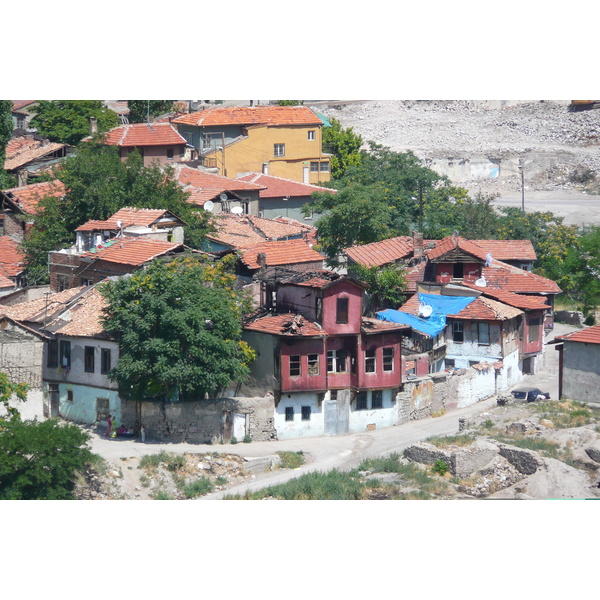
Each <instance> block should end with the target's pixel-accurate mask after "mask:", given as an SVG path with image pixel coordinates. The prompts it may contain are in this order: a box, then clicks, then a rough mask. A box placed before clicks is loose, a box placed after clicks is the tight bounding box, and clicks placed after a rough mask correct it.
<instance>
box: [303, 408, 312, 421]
mask: <svg viewBox="0 0 600 600" xmlns="http://www.w3.org/2000/svg"><path fill="white" fill-rule="evenodd" d="M310 413H311V410H310V406H303V407H302V420H303V421H310Z"/></svg>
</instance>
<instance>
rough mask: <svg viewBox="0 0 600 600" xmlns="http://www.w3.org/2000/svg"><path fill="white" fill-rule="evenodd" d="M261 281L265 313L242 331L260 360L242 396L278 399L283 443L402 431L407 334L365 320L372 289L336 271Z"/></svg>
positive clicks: (283, 273) (280, 274) (276, 274)
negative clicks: (399, 403) (365, 303)
mask: <svg viewBox="0 0 600 600" xmlns="http://www.w3.org/2000/svg"><path fill="white" fill-rule="evenodd" d="M259 280H260V283H261V294H260V297H261V305H262V310H261V311H259V312H258V313H256V314H255V315H253V316H252V317H251V318H249V319H247V320H246V322H245V323H244V326H243V330H244V336H243V337H244V339H245V341H247V342H248V343H249V344H250V345H252V346H253V347H254V348H255V349H256V350H257V354H258V357H257V359H256V360H255V361H254V363H253V365H252V375H251V378H250V380H249V381H248V382H246V383H245V384H244V385H243V386H242V388H241V389H240V394H242V395H254V396H256V395H265V394H272V395H273V397H274V406H275V411H274V425H275V429H276V431H277V435H278V437H279V439H285V438H294V437H308V436H319V435H339V434H343V433H348V432H358V431H366V430H369V429H375V428H379V427H390V426H393V425H396V424H398V422H399V418H400V417H399V409H398V406H397V403H396V396H397V394H398V392H399V391H400V388H401V387H402V381H403V373H404V364H403V358H402V353H401V343H402V336H403V335H404V334H405V333H406V332H407V330H408V329H409V328H407V327H406V326H404V325H399V324H397V323H385V322H383V321H379V320H377V319H370V318H366V317H363V316H362V312H363V311H362V301H363V291H364V290H365V288H366V287H367V286H366V285H365V284H363V283H360V282H358V281H356V280H354V279H351V278H349V277H344V276H340V275H338V274H337V273H333V272H331V271H324V270H320V271H314V272H293V271H288V270H284V269H280V270H274V269H270V270H267V271H266V272H265V273H264V274H262V275H261V276H260V277H259Z"/></svg>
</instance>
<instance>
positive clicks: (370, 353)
mask: <svg viewBox="0 0 600 600" xmlns="http://www.w3.org/2000/svg"><path fill="white" fill-rule="evenodd" d="M375 370H376V368H375V349H373V350H367V351H366V352H365V373H375Z"/></svg>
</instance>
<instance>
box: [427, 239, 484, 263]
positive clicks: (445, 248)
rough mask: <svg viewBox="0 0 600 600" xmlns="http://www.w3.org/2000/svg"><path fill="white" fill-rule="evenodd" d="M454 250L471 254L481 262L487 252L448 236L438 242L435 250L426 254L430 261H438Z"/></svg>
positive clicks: (471, 243)
mask: <svg viewBox="0 0 600 600" xmlns="http://www.w3.org/2000/svg"><path fill="white" fill-rule="evenodd" d="M456 249H460V250H462V251H463V252H466V253H467V254H471V255H472V256H475V257H476V258H478V259H480V260H482V261H485V260H486V256H487V252H486V251H485V250H484V249H483V248H482V247H481V246H478V245H477V244H476V243H474V242H472V241H470V240H466V239H465V238H462V237H459V236H448V237H446V238H444V239H443V240H440V241H439V242H437V244H436V245H435V248H433V249H431V250H429V251H428V252H427V257H428V258H429V260H431V261H434V260H435V261H439V259H440V258H441V257H443V256H444V255H445V254H448V253H449V252H452V251H453V250H456Z"/></svg>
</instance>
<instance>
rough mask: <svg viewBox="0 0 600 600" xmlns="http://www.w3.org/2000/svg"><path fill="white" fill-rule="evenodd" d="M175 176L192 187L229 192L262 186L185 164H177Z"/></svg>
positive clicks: (255, 188) (260, 188)
mask: <svg viewBox="0 0 600 600" xmlns="http://www.w3.org/2000/svg"><path fill="white" fill-rule="evenodd" d="M175 176H176V178H177V180H178V181H179V182H180V183H181V184H183V185H189V186H192V187H194V188H201V189H204V188H207V189H211V190H228V191H230V192H237V191H251V190H262V189H264V186H262V185H258V184H256V183H250V182H247V181H241V180H239V179H230V178H229V177H223V175H215V174H214V173H209V172H208V171H202V170H200V169H192V168H191V167H186V166H177V167H176V168H175Z"/></svg>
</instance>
